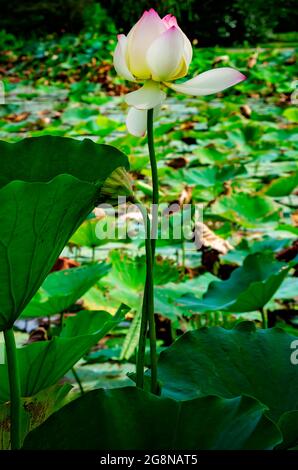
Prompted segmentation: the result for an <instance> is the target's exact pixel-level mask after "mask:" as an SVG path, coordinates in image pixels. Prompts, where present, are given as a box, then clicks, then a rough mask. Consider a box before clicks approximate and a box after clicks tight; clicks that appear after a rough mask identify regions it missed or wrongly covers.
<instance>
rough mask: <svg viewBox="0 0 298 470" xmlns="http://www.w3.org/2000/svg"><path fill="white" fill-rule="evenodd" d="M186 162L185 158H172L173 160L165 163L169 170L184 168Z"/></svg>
mask: <svg viewBox="0 0 298 470" xmlns="http://www.w3.org/2000/svg"><path fill="white" fill-rule="evenodd" d="M187 163H188V161H187V159H186V158H185V157H178V158H173V160H170V161H169V162H167V166H169V167H171V168H175V169H178V168H184V167H185V166H186V165H187Z"/></svg>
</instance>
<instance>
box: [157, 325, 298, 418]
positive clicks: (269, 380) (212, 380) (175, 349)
mask: <svg viewBox="0 0 298 470" xmlns="http://www.w3.org/2000/svg"><path fill="white" fill-rule="evenodd" d="M295 339H297V338H296V337H295V336H291V335H289V334H287V333H285V332H284V331H283V330H282V329H280V328H272V329H267V330H257V329H256V327H255V325H254V323H253V322H243V323H240V324H239V325H237V326H236V327H235V328H234V329H232V330H225V329H223V328H220V327H212V328H202V329H200V330H196V331H192V332H189V333H186V334H185V335H183V336H182V337H181V338H180V339H178V340H177V341H176V342H175V343H174V344H173V345H172V346H170V347H169V348H168V349H167V350H166V351H164V352H162V353H161V355H160V359H159V365H158V373H159V380H160V381H161V383H162V386H163V388H162V393H163V395H165V396H169V397H172V398H175V399H182V400H186V399H191V398H194V397H198V396H206V395H210V394H212V395H213V394H214V395H218V396H221V397H224V398H231V397H235V396H239V395H250V396H252V397H255V398H256V399H257V400H259V401H260V402H262V403H264V404H265V405H266V406H267V407H268V408H269V412H268V413H269V415H270V417H272V418H273V419H275V420H277V419H278V418H279V417H280V416H281V415H282V414H283V413H285V412H287V411H292V410H296V409H298V373H297V366H295V365H293V364H292V363H291V360H290V356H291V352H292V350H291V343H292V341H293V340H295Z"/></svg>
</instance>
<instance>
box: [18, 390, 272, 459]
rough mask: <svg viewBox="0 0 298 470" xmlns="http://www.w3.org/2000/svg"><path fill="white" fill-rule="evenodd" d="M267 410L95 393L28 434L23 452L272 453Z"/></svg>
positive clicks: (241, 401)
mask: <svg viewBox="0 0 298 470" xmlns="http://www.w3.org/2000/svg"><path fill="white" fill-rule="evenodd" d="M264 410H265V408H264V407H263V406H262V405H261V404H260V403H258V402H257V401H255V400H254V399H252V398H249V397H237V398H233V399H223V398H218V397H204V398H197V399H195V400H190V401H185V402H176V401H174V400H171V399H169V398H161V397H156V396H154V395H151V394H149V393H146V392H143V391H141V390H139V389H137V388H135V387H128V388H122V389H114V390H94V391H92V392H89V393H87V394H85V396H83V397H82V398H79V399H77V400H75V401H73V402H72V403H70V404H68V405H66V406H65V407H64V408H63V409H61V410H60V411H58V412H57V413H55V414H54V415H52V416H51V417H50V418H49V419H48V420H47V421H46V422H45V423H44V424H43V425H41V426H40V427H39V428H38V429H37V430H35V431H33V432H32V433H30V434H29V435H28V437H27V439H26V441H25V444H24V448H25V449H51V450H54V449H68V450H74V449H97V450H100V449H104V450H106V449H109V450H114V449H117V450H130V449H131V450H139V449H142V450H145V449H150V450H162V449H172V450H178V449H196V450H203V449H218V450H221V449H272V448H273V447H274V446H275V445H276V444H278V443H279V442H280V434H279V432H278V430H277V428H276V427H275V426H274V424H273V423H272V422H271V421H270V420H269V419H267V418H266V417H264V415H263V413H264Z"/></svg>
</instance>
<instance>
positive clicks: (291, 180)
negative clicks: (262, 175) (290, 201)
mask: <svg viewBox="0 0 298 470" xmlns="http://www.w3.org/2000/svg"><path fill="white" fill-rule="evenodd" d="M297 184H298V173H295V174H293V175H290V176H281V177H280V178H277V179H276V180H273V181H272V182H271V183H270V184H269V185H268V187H267V188H265V190H264V192H265V194H267V196H271V197H283V196H288V195H289V194H291V193H292V192H293V191H294V190H295V189H296V188H297Z"/></svg>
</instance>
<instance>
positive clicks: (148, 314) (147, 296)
mask: <svg viewBox="0 0 298 470" xmlns="http://www.w3.org/2000/svg"><path fill="white" fill-rule="evenodd" d="M139 207H140V210H141V212H142V215H143V219H144V224H145V227H146V235H145V237H146V238H145V248H146V282H145V289H144V298H143V306H142V320H141V330H140V339H139V349H138V359H137V379H136V383H137V386H138V387H140V388H144V363H145V349H146V336H147V329H148V323H149V336H150V360H151V391H152V393H157V353H156V332H155V319H154V287H153V283H154V280H153V257H152V246H151V238H150V232H151V224H150V219H149V216H148V213H147V211H146V209H145V208H144V207H142V206H141V205H140V206H139Z"/></svg>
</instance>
